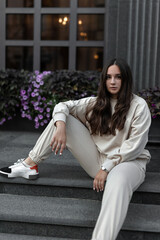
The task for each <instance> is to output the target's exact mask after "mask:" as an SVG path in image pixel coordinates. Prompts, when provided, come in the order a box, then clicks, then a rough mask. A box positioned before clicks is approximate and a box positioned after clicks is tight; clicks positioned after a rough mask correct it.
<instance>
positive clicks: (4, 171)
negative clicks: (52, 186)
mask: <svg viewBox="0 0 160 240" xmlns="http://www.w3.org/2000/svg"><path fill="white" fill-rule="evenodd" d="M24 160H25V159H19V160H18V161H17V162H16V163H14V165H12V166H10V167H4V168H1V169H0V174H1V175H2V176H4V177H7V178H15V177H23V178H26V179H36V178H38V176H39V172H38V166H37V165H35V166H33V167H31V166H29V165H28V164H26V163H25V162H24Z"/></svg>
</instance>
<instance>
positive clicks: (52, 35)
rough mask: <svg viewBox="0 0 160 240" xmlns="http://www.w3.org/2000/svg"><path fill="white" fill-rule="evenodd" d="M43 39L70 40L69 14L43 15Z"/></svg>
mask: <svg viewBox="0 0 160 240" xmlns="http://www.w3.org/2000/svg"><path fill="white" fill-rule="evenodd" d="M41 34H42V35H41V39H42V40H68V39H69V15H60V14H49V15H42V32H41Z"/></svg>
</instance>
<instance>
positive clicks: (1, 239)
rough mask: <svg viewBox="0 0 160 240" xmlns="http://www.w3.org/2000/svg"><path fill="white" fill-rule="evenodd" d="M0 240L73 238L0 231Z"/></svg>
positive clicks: (64, 239) (62, 239)
mask: <svg viewBox="0 0 160 240" xmlns="http://www.w3.org/2000/svg"><path fill="white" fill-rule="evenodd" d="M0 240H71V239H70V238H55V237H47V236H46V237H45V236H33V235H32V236H31V235H21V234H8V233H0ZM72 240H77V239H72ZM79 240H80V239H79Z"/></svg>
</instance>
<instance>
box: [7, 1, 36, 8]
mask: <svg viewBox="0 0 160 240" xmlns="http://www.w3.org/2000/svg"><path fill="white" fill-rule="evenodd" d="M33 1H34V0H7V1H6V7H33V5H34V3H33Z"/></svg>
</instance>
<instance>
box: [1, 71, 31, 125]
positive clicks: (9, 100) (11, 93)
mask: <svg viewBox="0 0 160 240" xmlns="http://www.w3.org/2000/svg"><path fill="white" fill-rule="evenodd" d="M24 79H26V81H27V80H28V72H27V71H24V70H21V71H17V70H13V69H7V70H6V71H4V70H1V71H0V125H3V124H4V123H5V122H6V121H8V120H11V119H12V118H13V117H14V116H15V115H16V110H17V108H18V107H19V106H20V99H19V89H20V87H21V86H22V84H23V82H24Z"/></svg>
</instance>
